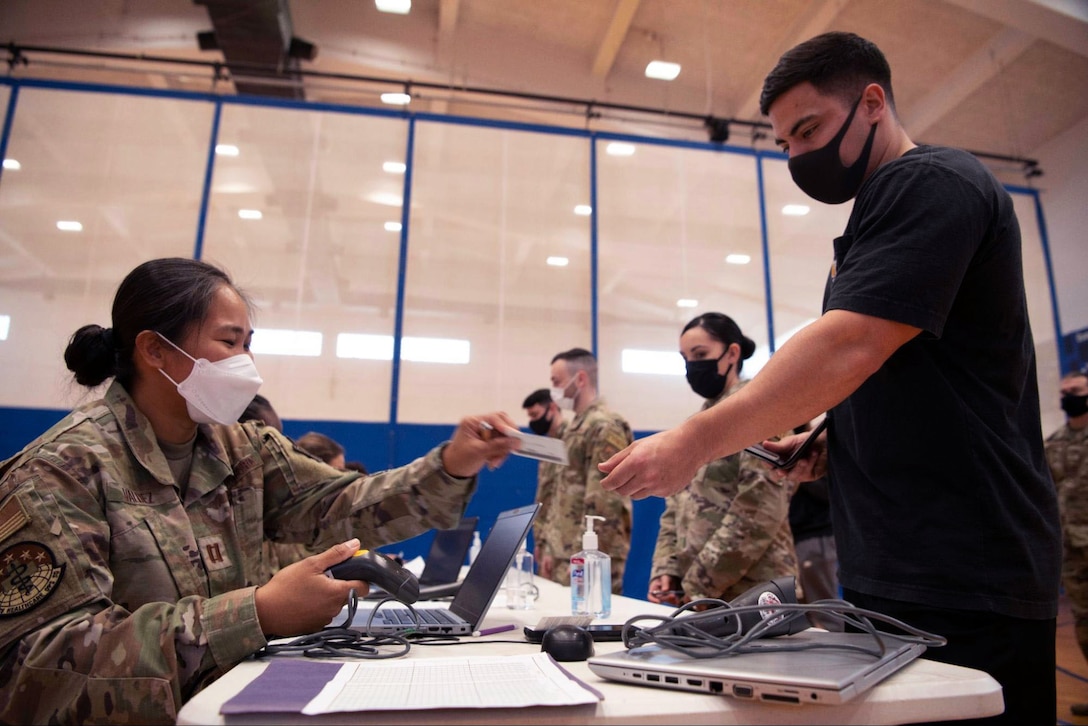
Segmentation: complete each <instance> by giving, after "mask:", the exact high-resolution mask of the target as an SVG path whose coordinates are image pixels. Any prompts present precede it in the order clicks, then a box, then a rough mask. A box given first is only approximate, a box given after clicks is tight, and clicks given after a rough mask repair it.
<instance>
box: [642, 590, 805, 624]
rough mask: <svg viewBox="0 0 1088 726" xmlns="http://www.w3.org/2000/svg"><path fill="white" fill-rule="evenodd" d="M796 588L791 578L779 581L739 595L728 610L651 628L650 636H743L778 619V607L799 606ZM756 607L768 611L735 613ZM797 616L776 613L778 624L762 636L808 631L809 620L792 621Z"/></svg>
mask: <svg viewBox="0 0 1088 726" xmlns="http://www.w3.org/2000/svg"><path fill="white" fill-rule="evenodd" d="M794 586H795V585H794V578H793V577H792V576H786V577H776V578H775V579H773V580H768V581H767V582H764V583H761V584H759V585H756V586H755V587H753V588H751V589H749V590H747V591H746V592H744V593H742V594H740V595H738V596H737V597H736V598H734V599H733V600H731V601H730V602H729V606H728V607H716V608H711V609H710V610H705V611H703V612H699V613H694V614H691V615H688V614H684V615H681V616H679V617H676V618H673V619H672V620H670V621H669V622H667V623H665V624H662V625H659V626H657V627H655V628H650V629H649V631H648V632H652V633H653V634H655V635H658V634H670V635H687V634H690V633H691V632H692V631H693V630H697V631H701V632H703V633H706V634H707V635H713V636H715V637H719V638H723V637H727V636H730V635H733V634H735V633H739V634H744V633H747V632H748V631H749V630H751V629H752V628H753V627H755V626H756V625H758V624H760V623H762V622H763V621H764V620H767V619H769V618H774V617H775V616H776V611H775V609H774V606H775V605H791V604H796V603H797V593H796V591H795V590H794ZM756 605H759V606H766V608H765V609H764V608H763V607H760V608H759V609H755V608H752V609H751V610H746V611H745V612H740V613H736V612H732V611H733V609H734V608H741V607H746V606H756ZM795 614H796V613H793V612H781V611H777V617H778V623H777V624H775V625H772V626H770V627H769V628H768V629H767V630H766V632H764V633H763V635H764V636H768V637H770V636H775V635H792V634H793V633H799V632H801V631H802V630H804V629H806V628H807V627H809V623H808V619H807V618H805V617H793V616H794V615H795ZM738 626H739V629H738Z"/></svg>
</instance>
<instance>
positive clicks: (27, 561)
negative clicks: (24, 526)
mask: <svg viewBox="0 0 1088 726" xmlns="http://www.w3.org/2000/svg"><path fill="white" fill-rule="evenodd" d="M64 567H65V566H64V565H61V566H59V567H58V566H57V560H56V558H55V557H54V556H53V552H52V551H51V550H50V549H49V548H48V547H46V546H45V545H43V544H41V543H38V542H19V543H18V544H14V545H12V546H10V547H8V548H6V549H5V550H3V551H2V552H0V618H8V617H13V616H15V615H21V614H23V613H25V612H26V611H27V610H30V609H32V608H34V607H37V606H38V605H40V604H41V603H43V602H44V601H45V599H46V598H48V597H49V596H50V595H52V594H53V591H54V590H56V589H57V585H59V584H60V578H61V577H62V576H63V575H64Z"/></svg>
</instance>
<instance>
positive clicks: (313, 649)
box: [254, 588, 419, 660]
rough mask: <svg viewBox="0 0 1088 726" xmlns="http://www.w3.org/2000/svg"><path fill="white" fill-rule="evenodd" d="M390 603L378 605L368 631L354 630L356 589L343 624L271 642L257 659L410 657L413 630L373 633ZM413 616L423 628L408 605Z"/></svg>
mask: <svg viewBox="0 0 1088 726" xmlns="http://www.w3.org/2000/svg"><path fill="white" fill-rule="evenodd" d="M387 602H396V600H395V598H392V597H387V598H385V599H384V600H381V601H379V602H378V603H377V605H375V606H374V609H373V610H372V611H371V613H370V617H369V618H368V619H367V621H366V630H365V631H358V630H352V628H351V623H352V621H353V620H354V619H355V612H356V610H357V609H358V607H359V595H358V593H356V592H355V590H354V588H353V589H352V590H351V591H350V592H349V593H348V615H347V617H346V618H344V622H343V623H341V624H340V625H335V626H329V627H327V628H322V629H321V630H319V631H317V632H316V633H311V634H309V635H303V636H300V637H298V638H294V639H292V640H289V641H287V642H286V643H269V644H267V645H265V646H264V647H263V648H261V649H260V650H258V651H257V652H256V653H254V657H256V658H266V657H269V656H277V655H296V656H297V655H304V656H306V657H307V658H367V659H372V660H381V659H386V658H399V657H400V656H402V655H407V654H408V651H409V650H410V649H411V647H412V645H411V643H410V642H409V637H408V635H409V633H410V630H406V631H405V632H403V633H389V634H386V633H372V632H370V626H371V624H372V623H373V622H374V613H376V612H377V611H378V609H379V608H380V607H381V606H382V605H384V604H385V603H387ZM407 608H408V609H409V610H410V611H411V613H412V616H413V617H414V618H415V620H416V625H417V626H418V625H419V615H418V614H417V613H416V611H415V608H413V607H412V606H411V605H407ZM390 645H395V646H400V647H399V649H398V650H395V651H382V650H379V648H380V647H383V646H390Z"/></svg>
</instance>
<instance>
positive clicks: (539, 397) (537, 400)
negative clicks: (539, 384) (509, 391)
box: [521, 388, 552, 408]
mask: <svg viewBox="0 0 1088 726" xmlns="http://www.w3.org/2000/svg"><path fill="white" fill-rule="evenodd" d="M551 402H552V392H551V391H549V390H548V389H547V388H538V389H536V390H535V391H533V392H532V393H530V394H529V395H528V396H526V397H525V400H524V401H522V402H521V407H522V408H529V407H530V406H536V405H537V404H540V405H541V406H547V405H548V404H550V403H551Z"/></svg>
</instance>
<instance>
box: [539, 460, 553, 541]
mask: <svg viewBox="0 0 1088 726" xmlns="http://www.w3.org/2000/svg"><path fill="white" fill-rule="evenodd" d="M551 466H552V465H551V464H548V463H547V462H543V461H542V462H540V464H539V465H537V483H536V501H537V502H539V503H540V512H539V514H538V515H537V517H536V519H535V520H534V521H533V546H534V547H535V548H537V549H539V550H540V551H541V552H549V551H548V550H547V549H546V548H547V546H548V539H547V535H546V534H545V533H546V532H547V531H548V514H549V513H550V512H551V509H552V507H551V504H552V502H553V501H554V497H555V482H556V479H555V477H554V476H551V475H550V467H551ZM549 554H550V552H549Z"/></svg>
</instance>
